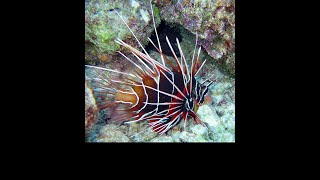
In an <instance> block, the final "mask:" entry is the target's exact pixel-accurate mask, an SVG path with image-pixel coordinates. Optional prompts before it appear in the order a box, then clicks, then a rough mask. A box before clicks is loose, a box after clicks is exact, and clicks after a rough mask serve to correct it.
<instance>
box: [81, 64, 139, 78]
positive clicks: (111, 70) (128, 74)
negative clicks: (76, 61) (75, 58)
mask: <svg viewBox="0 0 320 180" xmlns="http://www.w3.org/2000/svg"><path fill="white" fill-rule="evenodd" d="M85 66H87V67H91V68H96V69H101V70H106V71H110V72H115V73H119V74H123V75H127V76H131V77H135V78H137V76H135V75H133V74H130V73H124V72H120V71H117V70H113V69H107V68H102V67H98V66H90V65H85Z"/></svg>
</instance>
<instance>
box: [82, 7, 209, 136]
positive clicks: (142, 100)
mask: <svg viewBox="0 0 320 180" xmlns="http://www.w3.org/2000/svg"><path fill="white" fill-rule="evenodd" d="M150 5H151V12H152V20H153V26H154V30H155V34H156V37H157V41H158V47H157V46H156V45H155V43H154V42H153V41H152V40H151V39H150V38H148V40H149V41H150V42H151V43H152V45H153V46H154V48H155V49H156V50H157V51H158V52H159V53H160V55H161V56H160V57H161V59H160V61H157V60H155V59H154V58H152V57H151V56H150V55H149V54H148V53H147V51H146V50H145V48H144V47H143V46H142V44H141V43H140V41H139V40H138V38H137V37H136V36H135V34H134V33H133V32H132V30H131V28H130V27H129V26H128V24H127V23H126V22H125V20H124V19H123V18H122V16H121V15H120V14H119V13H118V12H117V10H116V9H114V11H115V12H116V13H117V14H118V16H119V17H120V18H121V20H122V21H123V22H124V24H125V25H126V26H127V28H128V29H129V30H130V32H131V33H132V35H133V37H134V38H135V39H136V41H137V42H138V44H139V46H140V47H141V48H142V50H143V52H141V51H139V50H137V49H135V48H134V47H132V46H130V45H129V44H127V43H125V42H123V41H122V40H120V39H117V40H116V42H117V43H118V44H120V45H121V46H123V47H125V48H127V49H128V50H129V51H130V52H131V53H132V54H133V56H135V58H136V59H135V60H133V59H130V58H129V57H128V56H126V55H125V54H123V53H122V52H120V51H118V53H119V54H121V55H122V56H123V57H124V59H126V60H127V61H129V62H130V63H131V64H132V67H133V73H127V72H121V71H118V70H115V69H109V68H103V67H97V66H90V65H86V67H88V68H92V72H93V73H94V76H93V77H92V78H89V80H91V81H92V87H93V92H94V94H95V97H96V101H97V105H98V107H99V109H100V110H103V109H106V108H113V111H112V113H111V115H110V116H109V117H108V118H110V121H113V122H125V123H133V122H141V121H147V122H148V125H149V126H150V128H152V129H153V130H154V131H155V132H157V133H159V134H160V135H162V134H163V133H165V132H167V131H168V130H170V129H171V128H173V127H174V126H176V125H177V124H178V122H180V120H182V119H183V120H184V128H186V121H187V117H188V116H191V117H193V119H194V122H195V123H196V124H202V125H203V126H205V127H206V125H205V124H204V123H203V122H202V121H201V120H200V119H199V117H198V116H197V115H196V111H197V109H198V107H199V106H201V105H202V103H203V101H204V96H205V95H206V94H207V92H208V88H209V86H210V85H211V84H212V81H209V80H206V81H205V82H204V83H199V82H198V81H197V80H196V79H195V77H196V76H197V74H198V72H199V71H200V70H201V68H202V67H203V65H204V64H205V62H206V60H204V61H203V63H202V64H201V65H200V66H199V55H200V51H201V47H199V49H198V51H197V55H196V49H197V41H198V35H197V34H196V42H195V47H194V51H193V56H192V61H191V62H192V63H191V66H190V69H189V66H188V64H187V62H186V59H185V56H184V53H183V51H182V49H181V46H180V43H179V40H178V38H176V42H177V45H178V49H179V54H180V55H181V60H180V61H179V59H178V57H177V55H176V53H175V52H174V50H173V48H172V45H171V43H170V41H169V39H168V37H166V41H167V44H168V46H169V47H170V49H171V52H172V54H173V57H174V61H175V64H176V65H174V64H173V63H172V62H171V61H170V60H168V58H167V57H166V55H165V54H164V53H163V51H162V48H161V44H160V42H159V37H158V34H157V29H156V25H155V20H154V15H153V8H152V4H151V1H150ZM195 55H196V56H195ZM166 64H168V65H169V67H170V68H169V67H167V66H166ZM110 73H112V76H113V77H114V79H111V78H110V76H109V75H108V74H110ZM120 76H124V77H125V79H124V80H117V77H120Z"/></svg>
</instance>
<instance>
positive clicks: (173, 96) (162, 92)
mask: <svg viewBox="0 0 320 180" xmlns="http://www.w3.org/2000/svg"><path fill="white" fill-rule="evenodd" d="M145 87H146V88H149V89H152V90H154V91H157V92H159V93H161V94H164V95H167V96H169V97H172V98H175V99H178V100H180V101H183V99H181V98H179V97H178V96H175V95H172V94H169V93H166V92H164V91H161V90H158V89H155V88H153V87H150V86H145Z"/></svg>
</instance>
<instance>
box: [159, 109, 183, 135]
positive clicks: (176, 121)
mask: <svg viewBox="0 0 320 180" xmlns="http://www.w3.org/2000/svg"><path fill="white" fill-rule="evenodd" d="M181 114H182V112H180V114H179V115H178V116H177V117H175V118H174V119H173V120H171V122H170V123H168V125H167V127H166V129H164V130H163V131H162V132H161V133H160V136H161V135H162V134H164V133H165V132H167V131H168V130H169V129H170V128H172V127H174V126H175V125H176V124H177V123H178V122H179V120H180V117H181ZM174 122H175V123H174ZM172 123H174V124H172Z"/></svg>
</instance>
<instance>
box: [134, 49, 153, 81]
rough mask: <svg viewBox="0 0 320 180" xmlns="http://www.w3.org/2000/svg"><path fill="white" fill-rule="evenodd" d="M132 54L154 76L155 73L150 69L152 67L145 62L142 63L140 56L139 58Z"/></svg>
mask: <svg viewBox="0 0 320 180" xmlns="http://www.w3.org/2000/svg"><path fill="white" fill-rule="evenodd" d="M132 54H133V55H134V56H135V57H136V58H137V59H138V60H139V62H141V63H142V64H143V65H144V66H145V67H146V68H147V69H148V70H149V71H150V73H151V74H153V71H152V70H151V69H150V67H149V66H148V65H147V64H146V63H145V62H144V61H142V59H141V58H140V57H139V56H137V55H136V54H135V53H132ZM146 72H147V71H146ZM147 74H148V75H149V76H150V77H151V75H150V74H149V73H148V72H147Z"/></svg>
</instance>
